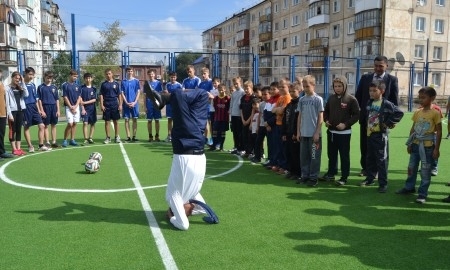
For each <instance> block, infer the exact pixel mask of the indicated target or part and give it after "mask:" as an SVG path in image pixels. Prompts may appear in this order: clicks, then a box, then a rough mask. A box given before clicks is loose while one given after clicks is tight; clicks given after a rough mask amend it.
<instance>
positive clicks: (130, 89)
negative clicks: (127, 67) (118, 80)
mask: <svg viewBox="0 0 450 270" xmlns="http://www.w3.org/2000/svg"><path fill="white" fill-rule="evenodd" d="M140 88H141V86H140V84H139V80H138V79H136V78H132V79H130V80H123V81H122V84H121V85H120V89H121V90H122V93H123V95H124V96H125V98H126V99H127V102H133V101H135V100H136V97H137V95H138V93H139V90H140Z"/></svg>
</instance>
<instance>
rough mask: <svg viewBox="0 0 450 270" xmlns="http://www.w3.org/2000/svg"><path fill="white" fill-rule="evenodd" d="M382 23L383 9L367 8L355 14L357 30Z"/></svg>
mask: <svg viewBox="0 0 450 270" xmlns="http://www.w3.org/2000/svg"><path fill="white" fill-rule="evenodd" d="M380 25H381V9H375V10H367V11H363V12H359V13H357V14H356V15H355V26H354V27H355V30H359V29H363V28H367V27H376V26H380Z"/></svg>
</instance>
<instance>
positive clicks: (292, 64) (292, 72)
mask: <svg viewBox="0 0 450 270" xmlns="http://www.w3.org/2000/svg"><path fill="white" fill-rule="evenodd" d="M289 69H290V72H289V75H290V78H289V79H290V81H291V82H293V81H294V80H295V56H293V55H290V56H289Z"/></svg>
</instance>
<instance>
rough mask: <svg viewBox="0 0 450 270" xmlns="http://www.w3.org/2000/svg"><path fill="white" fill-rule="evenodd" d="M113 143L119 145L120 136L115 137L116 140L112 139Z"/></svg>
mask: <svg viewBox="0 0 450 270" xmlns="http://www.w3.org/2000/svg"><path fill="white" fill-rule="evenodd" d="M114 142H115V143H121V142H122V141H121V140H120V136H117V137H116V138H114Z"/></svg>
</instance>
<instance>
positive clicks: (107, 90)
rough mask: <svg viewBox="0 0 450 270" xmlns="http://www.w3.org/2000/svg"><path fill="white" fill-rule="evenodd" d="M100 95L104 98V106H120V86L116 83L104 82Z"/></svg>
mask: <svg viewBox="0 0 450 270" xmlns="http://www.w3.org/2000/svg"><path fill="white" fill-rule="evenodd" d="M99 95H101V96H103V106H105V107H107V106H119V95H120V86H119V84H118V83H117V82H116V81H112V82H109V81H104V82H103V83H102V85H101V86H100V93H99Z"/></svg>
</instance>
